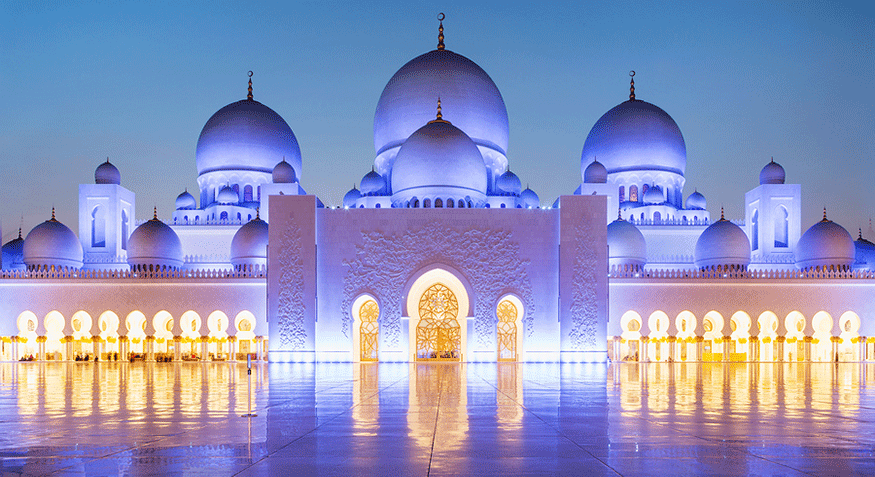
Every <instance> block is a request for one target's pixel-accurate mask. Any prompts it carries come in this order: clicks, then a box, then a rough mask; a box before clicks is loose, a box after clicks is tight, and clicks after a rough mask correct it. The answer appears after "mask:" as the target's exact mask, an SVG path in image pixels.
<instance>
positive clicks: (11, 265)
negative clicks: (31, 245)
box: [3, 229, 27, 270]
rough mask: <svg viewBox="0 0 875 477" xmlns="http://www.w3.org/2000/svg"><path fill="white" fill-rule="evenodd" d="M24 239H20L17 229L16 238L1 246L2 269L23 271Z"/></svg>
mask: <svg viewBox="0 0 875 477" xmlns="http://www.w3.org/2000/svg"><path fill="white" fill-rule="evenodd" d="M25 268H27V267H26V266H25V265H24V239H23V238H21V229H18V238H15V239H12V240H10V241H8V242H6V244H4V245H3V269H4V270H24V269H25Z"/></svg>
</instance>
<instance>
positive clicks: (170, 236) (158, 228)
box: [128, 217, 183, 270]
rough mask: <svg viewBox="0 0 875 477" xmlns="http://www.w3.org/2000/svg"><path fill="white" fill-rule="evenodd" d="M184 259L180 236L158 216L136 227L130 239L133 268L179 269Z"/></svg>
mask: <svg viewBox="0 0 875 477" xmlns="http://www.w3.org/2000/svg"><path fill="white" fill-rule="evenodd" d="M182 259H183V256H182V242H180V241H179V236H177V235H176V232H174V231H173V229H171V228H170V227H169V226H168V225H167V224H165V223H164V222H161V221H160V220H158V218H157V217H155V218H152V220H149V221H147V222H144V223H143V224H141V225H140V226H139V227H137V228H136V229H134V232H133V233H131V237H130V238H129V239H128V264H129V265H130V266H131V268H132V269H137V268H138V267H139V268H140V269H146V270H148V269H150V268H151V267H154V269H158V268H160V267H164V268H171V269H178V268H180V267H182Z"/></svg>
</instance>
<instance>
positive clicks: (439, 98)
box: [435, 96, 444, 119]
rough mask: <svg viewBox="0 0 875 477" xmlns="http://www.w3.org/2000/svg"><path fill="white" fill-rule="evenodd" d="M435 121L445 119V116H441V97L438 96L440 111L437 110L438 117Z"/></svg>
mask: <svg viewBox="0 0 875 477" xmlns="http://www.w3.org/2000/svg"><path fill="white" fill-rule="evenodd" d="M435 119H444V115H443V114H441V97H440V96H438V110H437V117H436V118H435Z"/></svg>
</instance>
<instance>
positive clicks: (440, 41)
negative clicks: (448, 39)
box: [437, 13, 447, 50]
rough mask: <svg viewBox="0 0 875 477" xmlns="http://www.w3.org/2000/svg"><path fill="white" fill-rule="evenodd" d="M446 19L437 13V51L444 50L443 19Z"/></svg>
mask: <svg viewBox="0 0 875 477" xmlns="http://www.w3.org/2000/svg"><path fill="white" fill-rule="evenodd" d="M446 17H447V16H446V15H444V14H443V13H438V16H437V19H438V21H439V22H441V24H440V26H439V27H438V46H437V49H438V50H443V49H444V18H446Z"/></svg>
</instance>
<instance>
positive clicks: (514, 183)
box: [495, 169, 523, 195]
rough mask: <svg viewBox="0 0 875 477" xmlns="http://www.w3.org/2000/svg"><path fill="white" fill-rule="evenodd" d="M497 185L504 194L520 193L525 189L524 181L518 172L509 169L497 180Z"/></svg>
mask: <svg viewBox="0 0 875 477" xmlns="http://www.w3.org/2000/svg"><path fill="white" fill-rule="evenodd" d="M495 187H496V188H497V189H498V190H499V191H500V192H501V193H502V194H510V195H520V192H522V190H523V183H522V182H520V178H519V177H517V175H516V174H514V173H513V172H511V171H510V169H508V170H507V171H505V172H504V174H502V175H500V176H498V179H496V180H495Z"/></svg>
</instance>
